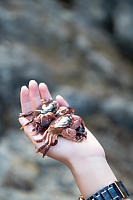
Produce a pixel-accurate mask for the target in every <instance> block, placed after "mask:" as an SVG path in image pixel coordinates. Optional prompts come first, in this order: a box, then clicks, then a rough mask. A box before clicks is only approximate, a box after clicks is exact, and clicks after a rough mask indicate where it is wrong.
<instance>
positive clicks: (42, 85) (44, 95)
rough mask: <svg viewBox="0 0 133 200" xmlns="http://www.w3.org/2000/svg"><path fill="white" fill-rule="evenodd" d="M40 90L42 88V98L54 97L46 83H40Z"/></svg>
mask: <svg viewBox="0 0 133 200" xmlns="http://www.w3.org/2000/svg"><path fill="white" fill-rule="evenodd" d="M39 90H40V94H41V98H42V99H44V100H45V99H52V96H51V94H50V92H49V90H48V87H47V85H46V84H45V83H40V84H39Z"/></svg>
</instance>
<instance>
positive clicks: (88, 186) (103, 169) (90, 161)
mask: <svg viewBox="0 0 133 200" xmlns="http://www.w3.org/2000/svg"><path fill="white" fill-rule="evenodd" d="M69 168H70V170H71V172H72V174H73V176H74V178H75V181H76V183H77V185H78V187H79V190H80V193H81V194H82V195H83V196H84V198H88V197H90V196H91V195H93V194H94V193H96V192H97V191H98V190H100V189H102V188H103V187H105V186H106V185H109V184H111V183H112V182H114V181H116V180H117V179H116V177H115V175H114V173H113V172H112V170H111V168H110V167H109V165H108V163H107V161H106V158H105V156H93V157H88V158H86V159H84V160H79V161H74V162H72V164H71V165H70V167H69Z"/></svg>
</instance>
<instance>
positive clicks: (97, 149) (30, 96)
mask: <svg viewBox="0 0 133 200" xmlns="http://www.w3.org/2000/svg"><path fill="white" fill-rule="evenodd" d="M41 98H43V99H49V98H52V97H51V94H50V92H49V90H48V87H47V85H46V84H45V83H40V84H39V85H38V84H37V82H36V81H34V80H31V81H30V82H29V86H28V87H26V86H22V88H21V92H20V101H21V108H22V112H24V113H28V112H29V111H32V110H35V109H37V108H38V107H39V106H40V105H41ZM56 101H57V102H58V103H59V105H61V106H68V103H67V102H66V101H65V100H64V98H63V97H61V96H59V95H58V96H56ZM19 121H20V123H21V125H24V124H26V123H27V122H28V119H26V118H20V119H19ZM32 129H33V126H32V125H31V124H30V125H28V126H26V127H25V128H24V132H25V134H26V136H28V137H29V139H30V140H31V142H32V143H33V145H34V146H35V148H39V147H40V146H41V145H42V144H43V143H36V142H35V141H34V140H33V136H32ZM86 131H87V140H84V141H82V142H80V143H76V142H72V141H70V140H67V139H64V138H61V137H59V138H58V144H57V145H56V146H52V147H51V148H50V149H49V151H48V153H47V156H49V157H51V158H53V159H56V160H59V161H61V162H63V163H64V164H65V165H67V166H68V168H69V169H70V170H71V172H72V174H73V176H74V179H75V182H76V184H77V186H78V188H79V190H80V193H81V194H82V195H83V196H84V198H88V197H90V196H91V195H93V194H94V193H96V192H97V191H98V190H100V189H102V188H103V187H105V186H107V185H109V184H111V183H112V182H114V181H116V180H117V179H116V177H115V175H114V173H113V171H112V170H111V168H110V167H109V165H108V163H107V161H106V157H105V152H104V149H103V147H102V146H101V145H100V143H99V142H98V141H97V139H96V138H95V137H94V135H93V134H92V133H91V132H90V131H89V130H88V129H87V128H86ZM44 162H45V160H44Z"/></svg>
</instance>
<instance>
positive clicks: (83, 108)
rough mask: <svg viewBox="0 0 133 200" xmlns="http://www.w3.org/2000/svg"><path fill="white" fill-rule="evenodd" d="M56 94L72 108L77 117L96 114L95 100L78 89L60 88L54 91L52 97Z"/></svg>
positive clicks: (96, 105) (96, 104)
mask: <svg viewBox="0 0 133 200" xmlns="http://www.w3.org/2000/svg"><path fill="white" fill-rule="evenodd" d="M58 94H60V95H62V96H63V97H64V99H65V100H66V101H67V102H68V103H69V105H70V106H72V107H74V109H75V113H76V114H78V115H81V116H86V115H91V114H94V113H96V112H97V109H98V101H97V99H96V98H95V97H93V96H91V95H87V94H86V93H85V92H83V91H80V90H79V89H76V88H73V87H69V86H61V87H59V88H57V89H56V90H55V92H54V94H53V96H56V95H58Z"/></svg>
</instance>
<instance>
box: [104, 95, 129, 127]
mask: <svg viewBox="0 0 133 200" xmlns="http://www.w3.org/2000/svg"><path fill="white" fill-rule="evenodd" d="M101 110H102V112H104V113H105V114H106V115H108V116H109V117H110V118H111V119H112V120H113V121H114V122H115V123H117V124H119V125H120V126H122V127H125V128H127V129H129V130H131V131H132V130H133V103H132V101H131V100H128V99H124V98H121V97H118V96H113V97H110V98H107V99H105V100H104V101H103V103H101Z"/></svg>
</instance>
